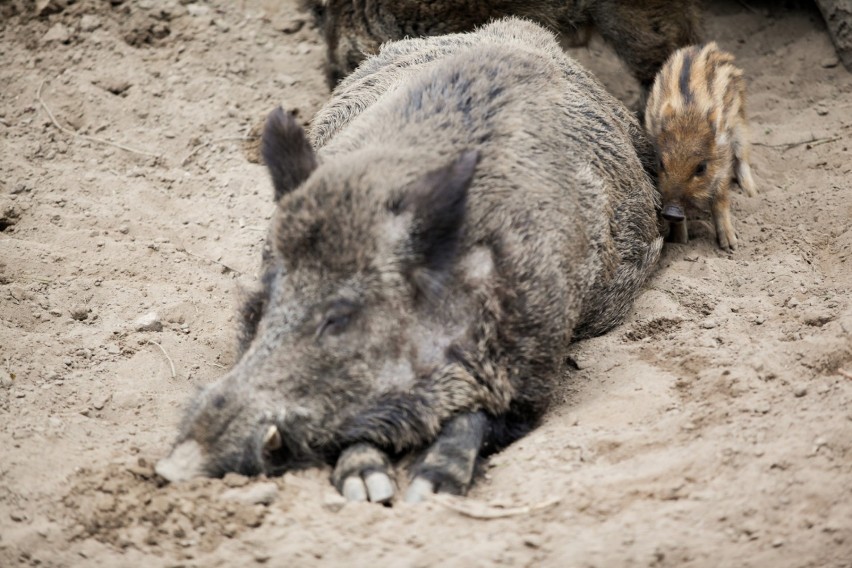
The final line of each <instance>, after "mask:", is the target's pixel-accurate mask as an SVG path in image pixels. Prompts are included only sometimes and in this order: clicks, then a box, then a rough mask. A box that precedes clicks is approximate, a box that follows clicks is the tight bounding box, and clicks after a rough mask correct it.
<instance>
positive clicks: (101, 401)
mask: <svg viewBox="0 0 852 568" xmlns="http://www.w3.org/2000/svg"><path fill="white" fill-rule="evenodd" d="M110 398H112V395H109V394H107V395H103V396H101V397H99V398H97V399H96V400H95V401H94V402H93V403H92V408H94V409H95V410H103V409H104V406H106V404H107V402H109V399H110Z"/></svg>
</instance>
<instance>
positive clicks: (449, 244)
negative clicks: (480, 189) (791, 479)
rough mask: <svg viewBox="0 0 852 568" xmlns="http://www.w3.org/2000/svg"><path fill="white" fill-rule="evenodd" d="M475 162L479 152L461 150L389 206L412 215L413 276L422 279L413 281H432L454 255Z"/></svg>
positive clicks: (416, 182)
mask: <svg viewBox="0 0 852 568" xmlns="http://www.w3.org/2000/svg"><path fill="white" fill-rule="evenodd" d="M478 161H479V151H477V150H468V151H465V152H463V153H462V154H461V155H460V156H459V157H458V158H456V159H455V160H454V161H453V162H452V163H450V164H448V165H446V166H444V167H442V168H438V169H436V170H433V171H431V172H429V173H427V174H426V175H424V176H423V177H421V178H420V179H418V180H416V181H415V182H414V183H413V184H412V185H411V186H409V188H408V190H407V191H406V193H405V195H404V196H403V197H402V199H401V201H400V202H399V203H398V204H397V205H396V206H395V207H394V208H393V209H395V210H396V212H398V213H402V212H410V213H411V214H412V215H413V219H412V226H411V237H410V238H411V240H410V245H411V250H412V252H413V253H414V256H415V258H416V261H415V263H416V265H417V266H416V268H415V271H416V272H415V275H416V274H417V273H420V275H421V276H422V277H423V278H417V280H423V281H424V282H423V284H426V283H427V282H430V281H434V280H435V277H436V276H437V275H440V274H441V273H442V272H443V271H444V270H445V269H446V267H447V265H449V264H450V263H451V262H452V260H453V258H454V257H455V253H456V249H457V248H458V243H459V237H460V235H461V229H462V226H463V223H464V216H465V209H466V206H467V190H468V188H469V187H470V184H471V181H472V180H473V174H474V171H475V170H476V164H477V162H478ZM422 269H425V271H424V270H422ZM426 287H427V288H429V287H431V286H430V285H427V286H426Z"/></svg>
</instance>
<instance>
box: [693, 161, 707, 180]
mask: <svg viewBox="0 0 852 568" xmlns="http://www.w3.org/2000/svg"><path fill="white" fill-rule="evenodd" d="M706 171H707V162H701V163H700V164H698V165H697V166H696V167H695V174H694V175H695V177H701V176H703V175H704V172H706Z"/></svg>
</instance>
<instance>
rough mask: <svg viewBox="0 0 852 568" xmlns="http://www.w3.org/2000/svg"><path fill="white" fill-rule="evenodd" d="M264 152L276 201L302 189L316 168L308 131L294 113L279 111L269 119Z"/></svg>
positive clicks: (279, 109)
mask: <svg viewBox="0 0 852 568" xmlns="http://www.w3.org/2000/svg"><path fill="white" fill-rule="evenodd" d="M260 145H261V153H262V154H263V161H264V162H265V163H266V167H268V168H269V173H270V175H271V176H272V184H273V185H274V186H275V201H278V200H279V199H281V196H282V195H284V194H285V193H289V192H291V191H293V190H294V189H296V188H297V187H299V185H301V184H302V183H303V182H304V181H305V180H306V179H308V176H310V175H311V172H313V171H314V170H315V169H316V167H317V158H316V155H315V154H314V150H313V148H311V144H310V142H308V138H307V136H305V131H304V130H303V129H302V127H301V126H300V125H299V123H298V122H297V121H296V117H295V116H293V114H292V113H289V112H284V110H283V109H282V108H281V107H278V108H276V109H275V110H274V111H272V114H270V115H269V118H267V119H266V126H265V127H264V129H263V138H262V140H261V144H260Z"/></svg>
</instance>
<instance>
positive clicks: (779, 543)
mask: <svg viewBox="0 0 852 568" xmlns="http://www.w3.org/2000/svg"><path fill="white" fill-rule="evenodd" d="M772 546H773V548H780V547H782V546H784V539H783V538H776V539H774V540H773V541H772Z"/></svg>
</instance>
